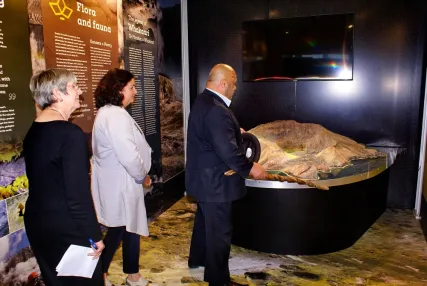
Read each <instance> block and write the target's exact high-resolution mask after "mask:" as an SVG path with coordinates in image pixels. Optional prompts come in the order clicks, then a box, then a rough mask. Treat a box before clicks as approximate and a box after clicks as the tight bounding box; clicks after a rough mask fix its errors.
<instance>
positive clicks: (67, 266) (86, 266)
mask: <svg viewBox="0 0 427 286" xmlns="http://www.w3.org/2000/svg"><path fill="white" fill-rule="evenodd" d="M91 252H93V250H92V249H91V248H90V247H84V246H79V245H74V244H71V245H70V247H68V249H67V251H66V252H65V254H64V256H63V257H62V259H61V261H60V262H59V264H58V266H56V271H57V272H58V276H79V277H86V278H92V275H93V272H94V271H95V267H96V264H98V260H99V259H98V258H97V259H93V256H88V254H89V253H91Z"/></svg>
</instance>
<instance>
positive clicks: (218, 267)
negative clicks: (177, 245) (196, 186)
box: [188, 202, 232, 286]
mask: <svg viewBox="0 0 427 286" xmlns="http://www.w3.org/2000/svg"><path fill="white" fill-rule="evenodd" d="M231 211H232V202H225V203H207V202H203V203H202V202H199V203H197V212H196V216H195V219H194V227H193V235H192V237H191V246H190V255H189V259H188V264H189V265H198V266H205V274H204V280H205V281H206V282H208V283H209V285H211V286H223V285H228V283H229V281H230V270H229V268H228V259H229V257H230V248H231V235H232V218H231Z"/></svg>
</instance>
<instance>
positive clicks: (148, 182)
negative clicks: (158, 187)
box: [142, 175, 153, 189]
mask: <svg viewBox="0 0 427 286" xmlns="http://www.w3.org/2000/svg"><path fill="white" fill-rule="evenodd" d="M152 183H153V182H152V181H151V178H150V176H149V175H147V176H145V178H144V182H142V186H143V187H144V188H146V189H148V188H149V187H151V184H152Z"/></svg>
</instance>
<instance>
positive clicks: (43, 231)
mask: <svg viewBox="0 0 427 286" xmlns="http://www.w3.org/2000/svg"><path fill="white" fill-rule="evenodd" d="M24 221H25V228H26V233H27V237H28V241H29V242H30V246H31V249H32V251H33V253H34V256H35V257H36V260H37V263H38V265H39V267H40V272H41V275H42V277H43V281H44V283H45V285H46V286H75V285H79V286H103V285H104V278H103V276H102V268H101V261H98V263H97V265H96V268H95V271H94V273H93V275H92V278H91V279H88V278H83V277H73V276H57V274H58V273H57V272H56V266H57V265H58V263H59V261H61V259H62V256H63V255H64V253H65V251H67V249H68V247H69V246H70V245H71V244H76V245H81V246H86V247H89V246H90V244H89V240H88V237H86V236H85V235H84V234H82V233H81V231H80V230H79V229H78V228H77V226H76V225H75V223H73V222H72V221H68V220H66V219H64V217H63V216H50V217H43V216H37V215H27V216H25V217H24Z"/></svg>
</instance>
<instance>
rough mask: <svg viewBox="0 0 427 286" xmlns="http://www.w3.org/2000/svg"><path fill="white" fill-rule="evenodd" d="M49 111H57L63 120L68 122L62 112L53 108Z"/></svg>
mask: <svg viewBox="0 0 427 286" xmlns="http://www.w3.org/2000/svg"><path fill="white" fill-rule="evenodd" d="M47 109H50V110H52V111H56V112H58V113H59V115H61V117H62V119H64V120H66V119H65V117H64V115H62V113H61V111H59V110H58V109H56V108H53V107H48V108H47Z"/></svg>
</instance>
